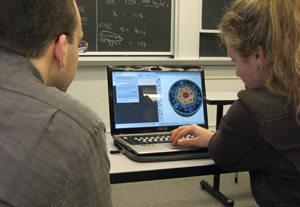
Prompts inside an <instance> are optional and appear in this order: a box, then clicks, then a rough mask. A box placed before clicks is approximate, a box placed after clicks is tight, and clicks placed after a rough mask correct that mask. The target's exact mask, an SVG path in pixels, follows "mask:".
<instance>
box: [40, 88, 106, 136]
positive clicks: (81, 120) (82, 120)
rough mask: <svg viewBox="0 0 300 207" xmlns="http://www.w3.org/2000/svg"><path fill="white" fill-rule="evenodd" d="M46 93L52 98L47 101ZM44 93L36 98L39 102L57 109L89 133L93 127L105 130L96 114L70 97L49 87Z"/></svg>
mask: <svg viewBox="0 0 300 207" xmlns="http://www.w3.org/2000/svg"><path fill="white" fill-rule="evenodd" d="M48 91H51V92H50V94H52V98H50V99H47V97H48V95H47V92H48ZM44 93H45V94H44V96H42V97H37V98H38V99H39V100H40V101H44V102H45V103H46V104H48V105H49V106H51V107H54V108H57V109H58V110H59V111H61V112H62V113H63V114H64V115H65V116H66V117H68V118H69V119H72V120H73V121H75V122H77V123H78V124H79V125H81V126H82V127H83V128H85V129H86V130H88V131H89V132H90V133H93V131H94V127H103V130H105V126H104V123H103V122H102V120H101V118H100V117H99V116H98V114H96V113H95V112H94V111H93V110H92V109H91V108H90V107H88V106H87V105H85V104H84V103H82V102H80V101H79V100H77V99H75V98H73V97H72V96H71V95H69V94H67V93H64V92H61V91H59V90H57V89H56V88H49V87H47V90H45V91H44ZM44 98H46V99H44Z"/></svg>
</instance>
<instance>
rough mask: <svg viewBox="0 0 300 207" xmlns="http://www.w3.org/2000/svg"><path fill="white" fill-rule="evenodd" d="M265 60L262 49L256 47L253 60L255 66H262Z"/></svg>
mask: <svg viewBox="0 0 300 207" xmlns="http://www.w3.org/2000/svg"><path fill="white" fill-rule="evenodd" d="M265 59H266V56H265V52H264V49H263V48H262V47H261V46H258V47H257V48H256V51H255V60H256V62H257V63H256V65H257V66H258V67H262V66H264V63H265Z"/></svg>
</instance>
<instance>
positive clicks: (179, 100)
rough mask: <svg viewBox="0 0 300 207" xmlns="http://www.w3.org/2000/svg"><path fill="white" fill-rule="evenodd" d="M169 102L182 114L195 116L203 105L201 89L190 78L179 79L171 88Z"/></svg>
mask: <svg viewBox="0 0 300 207" xmlns="http://www.w3.org/2000/svg"><path fill="white" fill-rule="evenodd" d="M169 102H170V104H171V106H172V108H173V109H174V111H175V112H176V113H177V114H179V115H180V116H183V117H189V116H193V115H194V114H195V113H196V112H197V111H198V110H199V108H200V107H201V105H202V94H201V90H200V88H199V86H198V85H197V84H196V83H194V82H192V81H190V80H179V81H177V82H175V83H174V84H173V85H172V87H171V88H170V90H169Z"/></svg>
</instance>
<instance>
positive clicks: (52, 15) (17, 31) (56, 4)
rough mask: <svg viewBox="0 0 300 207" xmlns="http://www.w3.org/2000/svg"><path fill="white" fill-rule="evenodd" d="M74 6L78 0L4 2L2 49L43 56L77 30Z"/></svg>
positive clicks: (1, 0)
mask: <svg viewBox="0 0 300 207" xmlns="http://www.w3.org/2000/svg"><path fill="white" fill-rule="evenodd" d="M74 5H75V4H74V0H0V47H3V48H6V49H8V50H10V51H12V52H16V53H19V54H21V55H22V56H24V57H26V58H38V57H41V56H42V55H44V53H45V50H46V48H47V47H48V46H49V44H50V43H51V41H53V40H55V39H57V38H58V37H59V35H61V34H64V33H66V34H73V32H74V31H75V29H76V26H77V18H76V7H75V6H74ZM68 40H69V41H71V42H70V43H72V40H73V39H72V38H71V37H70V36H68Z"/></svg>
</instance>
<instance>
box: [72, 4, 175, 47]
mask: <svg viewBox="0 0 300 207" xmlns="http://www.w3.org/2000/svg"><path fill="white" fill-rule="evenodd" d="M173 1H174V0H76V2H77V5H78V9H79V12H80V16H81V23H82V29H83V33H84V38H85V39H86V40H87V41H89V42H90V43H91V47H89V48H92V49H89V51H119V52H120V51H125V52H126V51H130V52H131V51H137V52H138V51H145V52H146V51H170V44H171V40H170V37H171V25H172V24H171V14H172V9H171V2H173Z"/></svg>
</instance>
